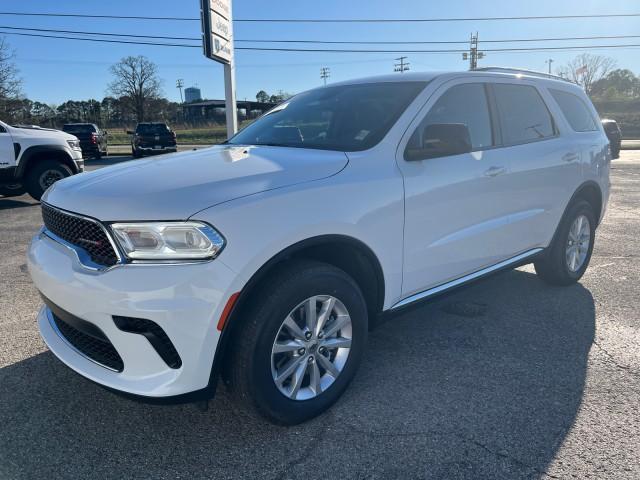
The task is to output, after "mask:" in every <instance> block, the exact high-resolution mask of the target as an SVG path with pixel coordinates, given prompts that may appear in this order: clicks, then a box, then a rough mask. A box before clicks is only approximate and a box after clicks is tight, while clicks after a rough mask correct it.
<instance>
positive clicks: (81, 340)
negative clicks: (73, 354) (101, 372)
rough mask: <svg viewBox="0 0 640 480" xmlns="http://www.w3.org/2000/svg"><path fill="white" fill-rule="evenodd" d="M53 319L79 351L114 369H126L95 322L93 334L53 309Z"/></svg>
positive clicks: (78, 320) (92, 327)
mask: <svg viewBox="0 0 640 480" xmlns="http://www.w3.org/2000/svg"><path fill="white" fill-rule="evenodd" d="M51 316H52V317H53V321H54V322H55V324H56V326H57V327H58V330H59V331H60V333H61V334H62V336H63V337H64V338H65V339H66V340H67V341H68V342H69V343H70V344H71V345H73V346H74V347H75V348H76V349H77V350H78V351H79V352H81V353H82V354H83V355H86V356H87V357H89V358H90V359H91V360H93V361H95V362H96V363H99V364H100V365H104V366H105V367H109V368H111V369H112V370H116V371H117V372H121V371H122V370H123V369H124V363H123V362H122V358H121V357H120V355H119V354H118V352H117V351H116V349H115V348H114V346H113V344H112V343H111V342H110V341H109V339H108V338H107V337H106V336H105V335H104V333H102V332H101V331H100V330H99V329H98V328H97V327H95V326H93V324H89V325H90V326H91V331H92V332H93V333H92V334H91V335H89V334H87V333H85V332H83V331H81V330H79V329H77V328H76V327H74V326H72V325H70V324H68V323H67V322H65V321H64V320H62V319H61V318H60V317H59V316H57V315H56V314H55V313H53V311H52V312H51ZM75 321H76V322H83V323H88V322H85V321H84V320H80V319H76V320H75Z"/></svg>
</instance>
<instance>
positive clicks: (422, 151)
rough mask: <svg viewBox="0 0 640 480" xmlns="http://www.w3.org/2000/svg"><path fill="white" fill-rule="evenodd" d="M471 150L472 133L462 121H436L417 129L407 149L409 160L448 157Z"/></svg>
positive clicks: (406, 156) (406, 154) (406, 158)
mask: <svg viewBox="0 0 640 480" xmlns="http://www.w3.org/2000/svg"><path fill="white" fill-rule="evenodd" d="M470 152H471V135H470V134H469V129H468V128H467V126H466V125H464V124H462V123H435V124H431V125H426V126H425V127H424V129H423V130H422V132H420V131H416V133H414V135H413V137H412V138H411V140H409V144H408V145H407V149H406V150H405V154H404V158H405V160H407V161H418V160H426V159H428V158H437V157H448V156H450V155H460V154H463V153H470Z"/></svg>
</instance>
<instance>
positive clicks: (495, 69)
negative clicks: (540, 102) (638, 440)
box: [473, 67, 574, 83]
mask: <svg viewBox="0 0 640 480" xmlns="http://www.w3.org/2000/svg"><path fill="white" fill-rule="evenodd" d="M473 71H474V72H478V71H481V72H497V73H522V74H524V75H531V76H533V77H542V78H550V79H552V80H562V81H563V82H568V83H574V82H572V81H571V80H569V79H568V78H564V77H560V76H558V75H552V74H550V73H544V72H536V71H535V70H527V69H524V68H511V67H480V68H475V69H474V70H473Z"/></svg>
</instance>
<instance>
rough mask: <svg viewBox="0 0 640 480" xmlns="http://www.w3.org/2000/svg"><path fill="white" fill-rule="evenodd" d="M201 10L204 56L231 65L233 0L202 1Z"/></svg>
mask: <svg viewBox="0 0 640 480" xmlns="http://www.w3.org/2000/svg"><path fill="white" fill-rule="evenodd" d="M200 8H201V16H202V45H203V48H204V55H205V56H206V57H207V58H210V59H212V60H215V61H217V62H220V63H224V64H230V63H231V62H232V61H233V25H232V19H231V0H201V4H200Z"/></svg>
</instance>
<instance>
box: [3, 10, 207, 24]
mask: <svg viewBox="0 0 640 480" xmlns="http://www.w3.org/2000/svg"><path fill="white" fill-rule="evenodd" d="M0 15H10V16H16V17H72V18H112V19H119V20H171V21H178V22H183V21H188V22H191V21H195V20H197V21H200V18H192V17H147V16H134V15H88V14H79V13H29V12H0Z"/></svg>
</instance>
